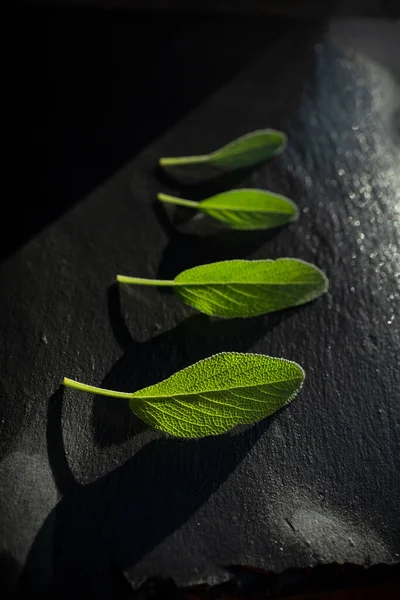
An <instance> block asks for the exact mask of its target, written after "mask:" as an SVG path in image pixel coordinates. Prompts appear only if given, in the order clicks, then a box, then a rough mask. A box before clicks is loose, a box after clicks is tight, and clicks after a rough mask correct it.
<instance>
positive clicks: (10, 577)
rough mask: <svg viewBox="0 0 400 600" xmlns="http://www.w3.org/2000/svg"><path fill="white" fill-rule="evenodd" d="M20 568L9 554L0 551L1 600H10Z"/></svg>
mask: <svg viewBox="0 0 400 600" xmlns="http://www.w3.org/2000/svg"><path fill="white" fill-rule="evenodd" d="M19 571H20V567H19V565H18V562H17V561H16V560H15V558H14V557H13V556H11V554H10V553H9V552H6V551H0V592H1V594H2V598H4V600H7V599H8V598H12V597H13V594H14V592H15V589H16V586H17V581H18V575H19Z"/></svg>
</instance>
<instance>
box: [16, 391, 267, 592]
mask: <svg viewBox="0 0 400 600" xmlns="http://www.w3.org/2000/svg"><path fill="white" fill-rule="evenodd" d="M61 402H62V397H61V396H59V397H56V399H54V397H52V403H55V405H56V408H54V409H53V410H50V411H49V421H48V424H47V427H48V431H49V434H48V439H49V446H48V451H49V460H50V463H51V464H52V468H53V469H55V470H56V471H57V469H60V472H56V473H55V480H56V482H57V485H58V486H60V489H61V490H66V489H67V487H68V485H69V482H70V481H71V478H73V475H72V473H66V471H65V465H66V464H68V463H67V461H66V458H65V451H64V450H63V448H62V445H61V444H62V430H61V419H60V416H61ZM272 420H273V417H272V418H270V419H267V420H265V421H263V422H262V423H259V424H257V425H255V426H253V427H251V428H249V429H247V430H246V431H244V432H242V433H237V434H236V435H232V436H230V435H228V436H219V437H210V438H204V439H200V440H178V439H165V438H163V439H159V440H156V441H152V442H150V443H148V444H147V445H146V446H145V447H143V448H142V449H141V450H139V452H137V454H136V455H135V456H133V457H132V458H131V459H130V460H128V461H127V462H126V463H124V464H123V465H121V466H119V467H118V468H117V469H115V470H114V471H112V472H110V473H109V474H107V475H106V476H104V477H101V478H100V479H98V480H97V481H95V482H93V483H90V484H88V485H78V484H77V485H75V486H72V488H71V489H70V491H68V492H67V493H66V494H65V496H64V497H63V499H62V500H61V501H60V502H59V504H58V505H57V506H56V508H55V509H54V510H53V511H52V513H51V514H50V515H49V517H48V518H47V519H46V521H45V523H44V525H43V527H42V528H41V530H40V532H39V534H38V536H37V538H36V540H35V542H34V544H33V546H32V548H31V551H30V554H29V556H28V559H27V562H26V565H25V568H24V572H23V575H22V577H21V579H20V588H19V592H20V593H19V597H21V598H30V597H31V595H30V594H31V593H32V589H31V587H30V586H31V580H32V577H33V575H34V573H33V571H34V570H35V568H37V565H39V564H40V563H41V561H43V562H46V561H47V560H48V553H49V551H51V554H52V557H53V564H52V572H53V578H52V582H51V584H50V583H49V582H48V581H47V585H50V586H51V594H52V595H51V597H57V598H70V597H75V598H76V597H79V598H80V597H96V598H100V599H101V598H109V597H111V596H110V594H111V592H112V589H113V586H115V568H117V570H118V569H119V570H125V569H128V568H129V567H132V566H133V565H135V564H136V563H137V562H138V561H139V560H140V559H141V558H142V557H143V556H144V555H145V554H147V553H148V552H150V551H151V550H152V549H153V548H154V547H155V546H156V545H157V544H159V543H160V542H161V541H162V540H163V539H164V538H165V537H166V536H168V535H169V534H171V533H172V532H173V531H174V530H175V529H177V528H178V527H180V526H181V525H182V524H183V523H185V521H186V520H187V519H188V518H189V517H190V516H191V515H192V514H193V512H194V511H196V510H197V509H198V508H199V507H200V506H201V505H202V504H203V503H204V502H205V501H206V500H207V498H208V497H209V496H210V494H212V493H213V492H214V491H215V490H216V489H218V487H219V486H220V485H221V484H222V483H223V482H224V481H225V480H226V478H227V477H228V475H229V474H230V473H231V472H232V471H233V470H234V469H235V468H236V467H237V465H238V464H239V463H240V462H241V460H242V459H243V458H244V456H245V455H246V454H247V452H248V451H249V450H250V448H251V447H252V446H253V445H254V444H255V442H256V441H257V440H258V439H259V437H260V436H261V435H262V434H263V433H264V432H266V431H267V429H268V427H269V426H270V424H271V423H272ZM50 432H51V434H50ZM215 456H219V457H221V460H218V461H213V464H212V465H211V462H210V460H211V457H215ZM222 457H223V459H222ZM171 465H173V466H174V468H173V469H171ZM49 539H51V540H52V541H51V548H49ZM35 578H36V580H37V573H36V574H35ZM77 590H79V591H78V592H77ZM45 597H46V596H45Z"/></svg>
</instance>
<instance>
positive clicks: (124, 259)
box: [0, 9, 400, 598]
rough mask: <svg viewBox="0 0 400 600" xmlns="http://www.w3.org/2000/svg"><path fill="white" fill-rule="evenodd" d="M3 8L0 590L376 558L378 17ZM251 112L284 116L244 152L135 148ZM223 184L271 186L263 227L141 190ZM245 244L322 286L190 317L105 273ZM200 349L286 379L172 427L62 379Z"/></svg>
mask: <svg viewBox="0 0 400 600" xmlns="http://www.w3.org/2000/svg"><path fill="white" fill-rule="evenodd" d="M12 25H13V27H14V28H15V48H14V59H15V70H14V78H15V81H14V88H13V89H14V91H15V92H16V93H15V109H16V110H15V114H16V115H17V116H16V118H15V119H14V120H13V124H14V126H15V132H16V134H15V137H16V139H17V140H18V154H17V155H16V160H15V166H16V167H17V173H16V176H15V177H16V179H15V186H14V188H13V194H14V197H13V198H12V202H11V203H10V211H9V215H8V218H7V220H6V228H7V231H8V232H11V233H12V235H11V242H10V239H9V238H8V237H7V236H6V235H5V236H4V237H3V238H2V244H1V255H2V259H3V261H2V265H1V269H0V280H1V288H0V303H1V308H2V312H1V321H0V332H1V335H0V340H1V342H0V344H1V346H0V357H1V372H2V378H1V379H2V381H1V388H0V393H1V411H2V414H1V424H0V427H1V437H0V448H1V458H2V461H1V463H0V486H1V491H2V494H1V513H0V514H1V520H0V527H1V534H0V539H1V544H2V565H3V566H4V569H3V570H4V573H5V575H3V582H4V583H5V586H7V587H8V588H9V589H11V588H12V587H14V586H15V585H16V579H17V577H18V574H19V573H22V577H21V579H20V583H19V592H20V594H21V596H26V597H30V596H31V595H33V594H34V593H36V594H41V595H42V596H44V595H45V594H46V593H50V592H51V593H53V594H57V596H58V597H67V596H71V595H72V596H74V597H77V595H78V594H81V595H82V597H91V596H92V595H93V596H94V595H95V596H96V597H97V598H109V597H111V595H112V586H113V577H114V575H113V574H114V572H115V569H117V570H120V571H124V572H126V574H127V577H128V578H129V579H130V580H131V581H132V582H133V583H134V584H135V585H137V584H139V583H140V582H141V581H143V580H145V579H146V578H148V577H151V576H154V575H161V576H171V577H174V578H175V580H176V581H177V582H178V583H179V584H187V583H191V582H195V581H204V580H210V581H220V580H222V579H224V578H225V577H226V576H227V574H226V571H225V570H224V566H227V565H232V564H252V565H254V566H260V567H264V568H271V569H276V570H281V569H284V568H288V567H292V566H308V565H312V564H316V563H319V562H330V561H333V560H338V561H342V560H351V561H354V562H357V563H359V564H363V565H368V564H374V563H378V562H382V561H383V562H389V563H391V562H394V561H397V560H398V558H399V552H400V540H399V528H400V527H399V525H400V523H399V514H398V505H399V500H400V498H399V486H398V473H399V459H398V455H399V421H398V418H399V410H398V400H399V375H398V334H399V327H398V317H399V310H398V300H399V296H398V294H399V285H398V271H399V263H400V254H399V252H400V251H399V183H400V180H399V172H400V169H399V166H400V151H399V144H400V134H399V106H400V94H399V59H398V56H399V51H400V48H399V42H398V39H399V36H398V26H397V25H396V23H394V22H390V21H369V22H361V21H337V20H334V21H332V22H328V21H326V22H324V23H321V22H310V21H302V20H288V19H279V18H267V17H263V18H261V17H258V18H254V17H243V16H241V17H215V16H211V15H209V16H206V15H204V16H201V17H200V16H195V15H192V16H184V15H165V14H161V15H157V16H156V15H151V14H143V13H142V14H139V15H138V14H134V13H125V12H102V11H98V12H97V11H94V12H93V11H83V12H82V11H79V12H76V11H72V10H69V11H68V10H61V9H57V10H56V9H52V10H47V9H46V10H39V11H36V10H28V9H24V10H23V11H22V12H19V13H18V15H17V16H16V17H15V19H14V21H13V22H12ZM396 27H397V30H396ZM185 115H186V116H185ZM183 117H184V118H183ZM267 126H272V127H276V128H282V129H284V130H285V131H286V132H287V134H288V136H289V144H288V148H287V151H286V152H285V154H284V155H282V156H281V157H279V158H277V159H274V160H273V161H271V162H269V163H266V164H265V165H262V166H261V167H257V168H255V169H253V170H250V171H249V172H246V173H236V174H233V175H230V176H229V177H223V178H219V179H217V180H214V181H212V182H209V183H207V184H206V185H203V186H199V187H196V188H195V189H190V188H189V187H188V186H180V185H178V184H177V183H176V182H174V181H172V180H170V179H168V178H167V177H166V176H165V174H163V173H161V172H160V171H159V170H158V169H157V168H156V164H157V160H158V158H159V157H160V156H163V155H164V156H165V155H174V154H182V153H188V154H189V153H200V152H203V151H209V150H212V149H214V148H217V147H218V146H220V145H222V144H223V143H226V142H227V141H229V140H231V139H233V138H234V137H236V136H237V135H240V134H242V133H245V132H247V131H250V130H252V129H255V128H259V127H267ZM144 147H146V149H144V150H143V148H144ZM235 186H243V187H244V186H246V187H249V186H254V187H257V186H258V187H262V188H266V189H272V190H274V191H277V192H280V193H283V194H286V195H288V196H290V197H291V198H293V199H294V200H295V201H296V202H297V203H298V205H299V207H300V209H301V211H302V214H301V219H300V221H299V222H298V223H297V224H294V225H291V226H290V227H288V228H285V229H282V230H280V231H274V232H272V233H271V232H260V233H246V232H242V233H239V232H224V233H219V234H215V233H213V232H212V230H211V229H210V230H209V231H208V230H207V223H203V224H202V226H201V234H199V233H198V231H197V229H196V228H194V227H193V225H190V223H188V222H185V223H184V224H183V225H179V226H178V227H175V225H173V222H174V221H175V215H174V214H171V212H170V211H168V212H165V211H164V209H162V208H161V207H160V206H157V205H156V203H155V201H154V200H155V195H156V193H157V191H160V190H163V191H166V192H167V193H168V192H170V193H177V194H181V195H182V196H186V197H192V198H200V197H205V196H207V195H210V194H212V193H215V192H216V191H219V190H222V189H229V188H230V187H235ZM73 206H74V208H72V207H73ZM184 217H185V218H186V217H187V215H184ZM245 256H246V257H253V258H261V257H264V258H275V257H278V256H296V257H299V258H303V259H305V260H309V261H312V262H315V263H316V264H318V266H320V267H321V268H322V269H323V270H324V271H325V272H326V273H327V275H328V277H329V278H330V281H331V288H330V292H329V294H327V295H326V296H325V297H323V298H321V299H319V300H318V301H317V302H315V303H312V304H311V305H308V306H305V307H302V308H301V309H298V310H289V311H285V312H283V313H280V314H277V315H271V316H265V317H260V318H256V319H249V320H244V321H242V320H233V321H213V320H210V319H208V318H207V317H205V316H202V315H198V314H194V312H193V311H192V310H191V309H189V308H188V307H185V306H183V305H182V304H180V303H179V301H178V300H177V299H176V298H175V297H173V296H172V295H170V294H168V293H161V292H159V291H158V290H156V289H145V288H143V289H142V288H135V289H133V290H132V289H130V290H127V289H120V290H118V289H117V287H116V286H115V285H114V284H113V281H114V277H115V273H117V272H124V273H127V274H129V273H130V274H132V275H139V276H140V275H141V276H149V277H150V276H157V277H171V276H174V275H175V274H177V273H178V272H179V271H180V270H182V269H183V268H186V267H188V266H193V265H196V264H201V263H204V262H207V261H213V260H222V259H228V258H236V257H245ZM221 350H237V351H254V352H263V353H267V354H271V355H274V356H284V357H286V358H289V359H293V360H296V361H298V362H300V363H301V364H302V365H303V366H304V368H305V370H306V372H307V380H306V384H305V386H304V389H303V391H302V393H301V395H300V396H299V397H298V399H297V400H296V401H295V402H294V403H293V404H292V405H291V406H290V407H289V408H288V409H286V410H284V411H281V412H280V413H279V414H277V415H276V416H274V417H272V418H270V419H268V420H266V421H265V422H263V423H260V424H257V425H255V426H254V427H252V428H249V429H247V430H245V431H242V432H234V433H233V434H232V435H227V436H222V437H218V438H209V439H205V440H200V441H177V440H174V439H167V438H166V437H165V436H163V435H161V434H158V433H156V432H153V431H150V430H149V429H147V428H145V427H144V426H143V425H141V424H140V423H138V422H137V420H136V419H135V418H134V417H133V416H132V415H131V414H130V413H129V411H128V408H127V406H126V405H125V403H124V402H122V401H121V402H120V401H118V400H112V399H111V400H110V399H104V398H103V399H102V398H91V397H90V396H83V395H82V394H79V393H78V392H71V391H63V390H62V389H61V388H60V387H59V384H60V382H61V380H62V377H63V376H64V375H66V376H70V377H73V378H76V379H81V380H83V381H85V382H88V383H93V384H101V385H104V386H107V387H115V388H116V389H121V390H127V391H129V390H135V389H139V388H141V387H143V386H145V385H149V384H151V383H154V382H156V381H159V380H161V379H162V378H164V377H166V376H168V375H170V374H172V373H173V372H174V371H176V370H178V369H180V368H182V367H184V366H186V365H188V364H191V363H193V362H194V361H195V360H198V359H200V358H203V357H205V356H208V355H210V354H212V353H215V352H218V351H221ZM77 590H79V591H77Z"/></svg>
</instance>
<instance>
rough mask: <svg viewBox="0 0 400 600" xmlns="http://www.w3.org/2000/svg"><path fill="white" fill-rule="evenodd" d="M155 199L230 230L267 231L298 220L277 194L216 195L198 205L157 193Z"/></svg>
mask: <svg viewBox="0 0 400 600" xmlns="http://www.w3.org/2000/svg"><path fill="white" fill-rule="evenodd" d="M158 198H159V200H161V201H163V202H168V203H171V204H178V205H182V206H189V207H190V208H196V209H197V210H200V211H202V212H204V213H206V214H207V215H209V216H211V217H213V218H215V219H218V220H219V221H222V222H223V223H224V224H225V225H228V226H229V227H231V228H233V229H270V228H272V227H279V226H280V225H285V224H287V223H290V222H292V221H295V220H296V219H297V218H298V209H297V206H296V205H295V204H294V202H292V201H291V200H289V199H288V198H285V196H281V195H279V194H273V193H272V192H266V191H264V190H257V189H240V190H231V191H228V192H223V193H222V194H217V195H216V196H212V197H211V198H207V199H206V200H202V201H201V202H192V201H190V200H184V199H181V198H174V197H173V196H168V195H167V194H158Z"/></svg>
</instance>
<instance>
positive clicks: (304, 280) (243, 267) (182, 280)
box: [117, 258, 329, 318]
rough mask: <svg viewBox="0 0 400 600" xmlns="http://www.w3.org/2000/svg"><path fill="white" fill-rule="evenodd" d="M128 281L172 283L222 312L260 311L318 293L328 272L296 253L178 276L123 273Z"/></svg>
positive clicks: (204, 307)
mask: <svg viewBox="0 0 400 600" xmlns="http://www.w3.org/2000/svg"><path fill="white" fill-rule="evenodd" d="M117 281H119V282H120V283H128V284H142V285H157V286H172V287H173V289H174V291H175V293H176V294H177V296H178V297H179V298H181V300H183V302H185V303H186V304H189V305H190V306H193V307H194V308H197V310H199V311H200V312H203V313H205V314H207V315H214V316H217V317H225V318H233V317H254V316H257V315H262V314H264V313H270V312H274V311H277V310H282V309H284V308H289V307H291V306H299V305H300V304H305V303H306V302H310V301H311V300H314V299H315V298H318V296H320V295H321V294H323V293H325V292H326V291H327V290H328V285H329V283H328V279H327V277H326V275H325V274H324V273H323V272H322V271H321V270H320V269H318V267H316V266H315V265H312V264H310V263H307V262H305V261H303V260H299V259H296V258H278V259H277V260H227V261H222V262H216V263H210V264H207V265H200V266H199V267H194V268H192V269H187V270H186V271H182V273H180V274H179V275H178V276H177V277H175V279H173V280H157V279H141V278H138V277H127V276H125V275H117Z"/></svg>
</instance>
